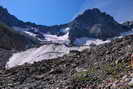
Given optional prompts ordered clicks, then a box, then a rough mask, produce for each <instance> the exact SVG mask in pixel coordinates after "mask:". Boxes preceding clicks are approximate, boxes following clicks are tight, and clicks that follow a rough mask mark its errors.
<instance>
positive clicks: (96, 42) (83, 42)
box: [74, 37, 111, 46]
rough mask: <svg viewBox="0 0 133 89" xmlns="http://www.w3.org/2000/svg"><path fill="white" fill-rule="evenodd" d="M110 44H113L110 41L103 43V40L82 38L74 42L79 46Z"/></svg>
mask: <svg viewBox="0 0 133 89" xmlns="http://www.w3.org/2000/svg"><path fill="white" fill-rule="evenodd" d="M109 42H111V41H110V40H106V41H103V40H100V39H95V38H87V37H82V38H78V39H76V40H75V41H74V44H75V45H79V46H82V45H91V44H94V45H100V44H105V43H109Z"/></svg>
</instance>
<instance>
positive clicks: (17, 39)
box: [0, 23, 37, 50]
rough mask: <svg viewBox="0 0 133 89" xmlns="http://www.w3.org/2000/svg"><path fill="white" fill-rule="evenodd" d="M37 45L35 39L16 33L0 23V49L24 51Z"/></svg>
mask: <svg viewBox="0 0 133 89" xmlns="http://www.w3.org/2000/svg"><path fill="white" fill-rule="evenodd" d="M34 44H37V40H36V39H32V38H30V37H29V36H28V35H25V34H22V33H18V32H16V31H15V30H13V29H12V28H10V27H9V26H7V25H5V24H3V23H0V48H4V49H8V50H12V49H14V50H24V49H26V48H30V47H32V45H34Z"/></svg>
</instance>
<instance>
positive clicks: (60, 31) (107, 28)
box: [0, 7, 131, 45]
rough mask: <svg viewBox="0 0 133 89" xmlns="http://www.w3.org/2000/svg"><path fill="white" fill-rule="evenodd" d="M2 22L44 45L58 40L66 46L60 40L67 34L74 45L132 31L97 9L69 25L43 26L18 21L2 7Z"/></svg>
mask: <svg viewBox="0 0 133 89" xmlns="http://www.w3.org/2000/svg"><path fill="white" fill-rule="evenodd" d="M7 18H8V19H7ZM0 21H2V22H3V23H5V24H7V25H9V26H11V27H13V28H14V29H15V30H16V31H20V32H24V33H26V34H28V35H30V36H33V37H36V38H37V39H38V40H40V41H42V43H47V42H51V43H55V41H53V40H54V39H56V40H58V41H56V43H64V44H65V41H64V39H60V38H61V37H62V36H63V35H66V34H69V35H68V38H67V42H68V40H70V42H71V43H72V44H74V43H77V42H75V41H76V40H78V39H82V38H84V37H85V38H93V39H100V40H106V39H108V38H112V37H116V36H118V35H120V33H123V32H128V31H130V30H131V29H130V28H129V27H128V26H126V25H123V24H119V23H118V22H116V21H115V20H114V19H113V17H112V16H110V15H108V14H106V13H105V12H101V11H100V10H99V9H97V8H94V9H88V10H86V11H85V12H84V13H82V14H80V15H78V16H77V17H76V18H75V19H74V20H73V21H71V22H69V23H66V24H62V25H54V26H43V25H37V24H35V23H31V22H23V21H21V20H18V19H17V18H16V17H15V16H13V15H11V14H9V13H8V11H7V9H5V8H3V7H0ZM68 29H69V30H68ZM49 35H50V36H49ZM49 37H50V38H49ZM82 45H83V44H82Z"/></svg>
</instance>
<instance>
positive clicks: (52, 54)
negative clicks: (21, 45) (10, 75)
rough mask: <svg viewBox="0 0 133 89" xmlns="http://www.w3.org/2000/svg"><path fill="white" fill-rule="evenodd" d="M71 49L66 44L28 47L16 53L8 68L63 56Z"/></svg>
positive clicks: (8, 63)
mask: <svg viewBox="0 0 133 89" xmlns="http://www.w3.org/2000/svg"><path fill="white" fill-rule="evenodd" d="M69 51H70V49H69V48H68V47H66V46H65V45H55V44H51V45H43V46H41V47H39V48H32V49H28V50H26V51H24V52H20V53H15V54H13V56H12V57H11V58H10V59H9V61H8V62H7V64H6V68H12V67H15V66H17V65H23V64H25V63H31V64H32V63H34V62H38V61H42V60H48V59H53V58H58V57H62V56H63V55H65V54H68V53H69Z"/></svg>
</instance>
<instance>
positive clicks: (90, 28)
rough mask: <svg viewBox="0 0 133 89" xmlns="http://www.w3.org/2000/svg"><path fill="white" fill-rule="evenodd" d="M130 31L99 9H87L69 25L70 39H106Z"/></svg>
mask: <svg viewBox="0 0 133 89" xmlns="http://www.w3.org/2000/svg"><path fill="white" fill-rule="evenodd" d="M129 30H130V29H129V28H128V27H126V26H123V25H121V24H119V23H117V22H116V21H115V20H114V19H113V17H111V16H110V15H108V14H106V13H103V12H101V11H100V10H99V9H96V8H94V9H89V10H86V11H85V12H84V13H83V14H81V15H79V16H78V17H77V18H75V20H74V21H72V23H71V30H70V39H74V38H80V37H85V36H86V37H94V38H100V39H107V38H110V37H114V36H117V35H119V33H121V32H125V31H129Z"/></svg>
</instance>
